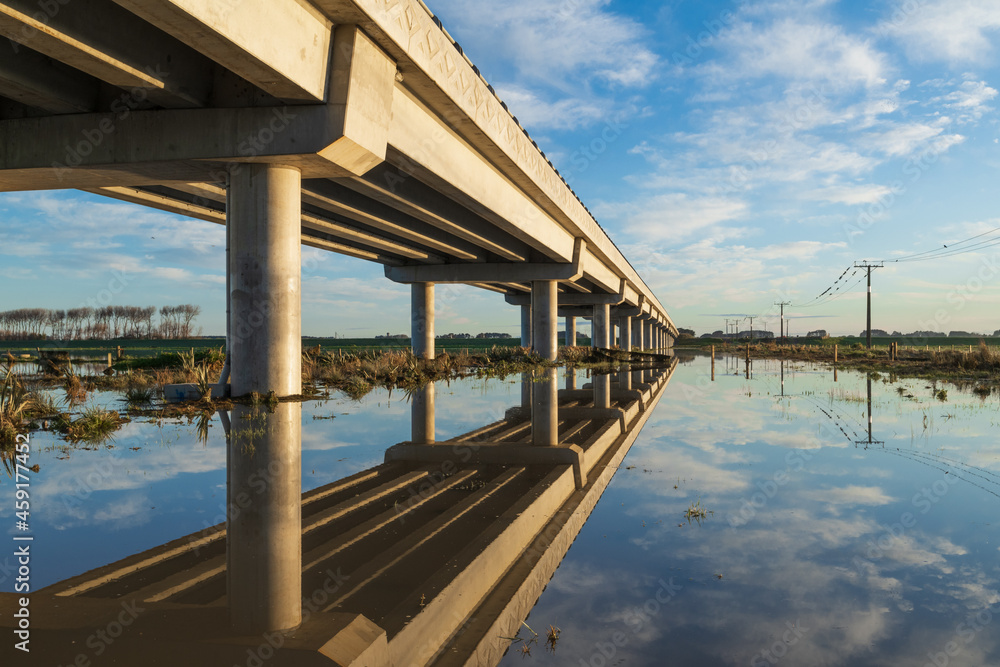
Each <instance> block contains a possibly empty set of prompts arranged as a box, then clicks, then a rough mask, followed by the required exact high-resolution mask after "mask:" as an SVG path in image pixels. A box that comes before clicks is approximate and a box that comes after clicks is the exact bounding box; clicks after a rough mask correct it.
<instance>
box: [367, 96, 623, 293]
mask: <svg viewBox="0 0 1000 667" xmlns="http://www.w3.org/2000/svg"><path fill="white" fill-rule="evenodd" d="M396 92H397V94H396V95H395V96H394V97H393V104H392V116H393V123H392V126H391V127H390V128H389V145H390V146H391V148H392V149H394V150H389V151H388V152H387V155H386V161H387V162H389V163H390V164H393V165H394V166H396V167H398V168H399V169H401V170H402V171H403V172H405V173H411V174H413V175H414V176H415V177H416V178H417V179H419V180H420V181H422V182H423V183H425V184H427V185H429V186H430V187H432V188H433V189H434V190H437V191H438V192H441V193H443V194H445V195H447V196H448V197H450V198H452V199H454V200H455V201H457V202H459V203H460V204H461V205H462V206H464V207H465V208H467V209H469V210H470V211H472V212H473V213H475V214H476V215H478V216H479V217H481V218H483V219H485V220H488V221H489V222H491V223H493V224H494V225H497V226H498V227H499V228H500V229H502V230H503V231H504V232H506V233H507V234H510V235H511V236H513V237H515V238H516V239H518V240H520V241H522V242H523V243H525V244H526V245H528V246H529V247H531V248H533V249H534V250H536V251H537V252H538V253H540V254H542V255H543V256H546V257H549V258H550V259H553V260H555V261H567V260H568V259H569V256H570V253H571V252H572V251H573V238H574V237H573V235H572V234H570V233H569V232H567V231H566V229H565V228H564V227H563V226H562V225H560V224H558V223H557V222H556V221H555V220H553V219H552V218H551V217H550V216H549V215H548V214H546V213H545V212H544V211H543V210H542V209H541V208H539V206H538V204H536V203H535V202H534V201H533V200H532V199H531V198H530V197H529V196H528V195H526V194H525V193H524V192H523V191H521V190H520V189H519V188H518V187H517V186H515V185H514V184H512V183H511V182H510V181H509V180H507V179H506V178H504V176H503V175H502V174H501V173H499V172H498V171H497V169H496V167H495V166H494V165H492V164H491V163H490V162H489V161H488V160H486V159H485V158H484V157H483V156H481V155H479V154H478V153H476V152H470V150H469V144H467V143H466V142H464V141H462V140H461V138H459V137H457V136H456V135H455V134H454V133H453V132H452V130H451V129H450V128H449V127H448V125H447V124H446V123H445V122H444V121H443V120H441V119H440V118H439V117H438V116H436V115H435V114H433V113H432V112H431V111H430V110H429V109H428V108H427V107H426V106H424V105H423V104H422V103H421V102H420V101H419V100H417V99H416V98H414V97H412V96H411V94H410V93H409V91H407V90H406V89H405V88H403V87H402V86H400V85H397V87H396ZM616 284H617V282H616Z"/></svg>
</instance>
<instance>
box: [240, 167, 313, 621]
mask: <svg viewBox="0 0 1000 667" xmlns="http://www.w3.org/2000/svg"><path fill="white" fill-rule="evenodd" d="M229 178H230V182H229V196H228V201H229V210H228V211H227V224H228V226H229V228H230V229H229V238H230V243H231V247H230V262H229V267H228V273H229V276H228V277H229V280H228V282H229V285H230V292H229V307H230V328H231V344H232V349H231V352H230V353H231V356H232V365H231V376H230V377H231V379H232V394H233V396H245V395H247V394H250V393H251V392H256V393H259V394H268V393H269V392H274V395H276V396H279V397H282V396H292V395H297V394H300V393H302V321H301V310H302V297H301V291H300V286H301V271H302V270H301V266H302V262H301V245H300V244H301V219H302V218H301V201H302V200H301V174H300V172H299V170H298V169H295V168H292V167H284V166H278V165H269V164H241V165H239V166H237V167H234V168H233V169H231V170H230V174H229ZM301 429H302V406H301V404H299V403H279V404H277V407H276V408H275V410H274V412H273V413H266V412H261V411H260V408H259V407H257V406H253V407H251V406H246V405H239V404H237V405H236V406H235V407H234V409H233V421H232V428H231V433H232V436H231V438H230V442H229V445H228V447H229V449H228V454H227V459H228V461H227V477H228V483H227V494H226V495H227V501H228V505H227V506H228V507H230V508H238V510H236V511H233V512H231V513H229V516H227V519H226V530H227V534H228V542H227V547H226V548H227V557H228V567H227V570H226V589H227V595H228V600H229V617H230V622H231V624H232V626H233V628H234V630H236V631H237V632H240V633H243V634H257V633H261V632H271V631H275V630H285V629H289V628H293V627H296V626H297V625H299V623H300V622H301V620H302V602H301V588H302V571H301V568H302V562H301V561H302V547H301V542H302V535H301V503H300V502H299V496H300V494H301V493H302V489H301V457H302V431H301ZM260 480H268V481H269V483H268V484H266V486H265V488H264V489H263V490H261V489H260V488H259V487H260Z"/></svg>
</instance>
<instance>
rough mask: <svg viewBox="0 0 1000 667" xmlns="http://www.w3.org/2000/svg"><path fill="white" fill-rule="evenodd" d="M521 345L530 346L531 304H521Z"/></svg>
mask: <svg viewBox="0 0 1000 667" xmlns="http://www.w3.org/2000/svg"><path fill="white" fill-rule="evenodd" d="M521 347H531V306H521Z"/></svg>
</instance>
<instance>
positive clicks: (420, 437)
mask: <svg viewBox="0 0 1000 667" xmlns="http://www.w3.org/2000/svg"><path fill="white" fill-rule="evenodd" d="M434 392H435V389H434V383H433V382H428V383H427V384H425V385H424V386H423V387H421V388H420V389H417V390H416V391H414V392H413V393H412V394H410V396H411V399H410V400H411V403H410V441H411V442H413V443H414V444H417V445H423V444H429V443H432V442H434V416H435V415H434Z"/></svg>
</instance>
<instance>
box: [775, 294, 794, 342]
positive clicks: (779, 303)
mask: <svg viewBox="0 0 1000 667" xmlns="http://www.w3.org/2000/svg"><path fill="white" fill-rule="evenodd" d="M774 305H776V306H781V331H780V332H778V337H779V338H787V337H788V335H787V334H786V333H785V306H790V305H792V304H791V302H790V301H775V302H774Z"/></svg>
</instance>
